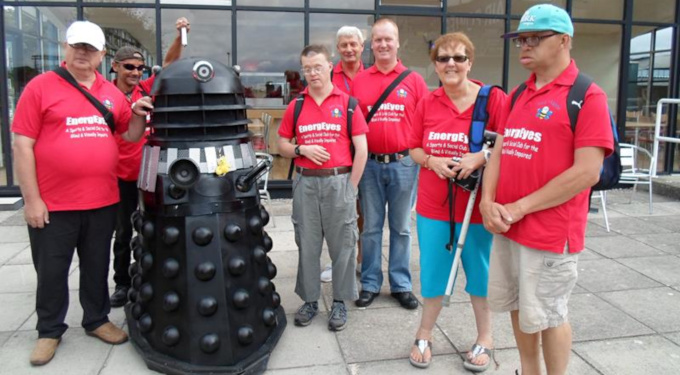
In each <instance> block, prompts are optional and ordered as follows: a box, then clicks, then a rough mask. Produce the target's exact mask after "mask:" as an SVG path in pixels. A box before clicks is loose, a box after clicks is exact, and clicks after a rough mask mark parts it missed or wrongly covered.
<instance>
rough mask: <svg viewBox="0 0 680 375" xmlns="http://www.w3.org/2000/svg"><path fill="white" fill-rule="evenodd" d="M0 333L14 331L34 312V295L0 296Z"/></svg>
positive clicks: (12, 294)
mask: <svg viewBox="0 0 680 375" xmlns="http://www.w3.org/2000/svg"><path fill="white" fill-rule="evenodd" d="M0 306H3V307H2V308H0V331H15V330H17V329H19V327H21V325H22V324H24V322H26V320H27V319H28V317H29V316H30V315H31V314H32V313H33V311H35V293H11V294H0Z"/></svg>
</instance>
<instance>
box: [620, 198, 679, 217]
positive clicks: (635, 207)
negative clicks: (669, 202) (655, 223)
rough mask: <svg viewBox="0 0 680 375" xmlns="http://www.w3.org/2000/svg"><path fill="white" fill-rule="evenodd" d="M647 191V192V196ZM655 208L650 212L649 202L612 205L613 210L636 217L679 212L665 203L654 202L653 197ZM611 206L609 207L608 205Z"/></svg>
mask: <svg viewBox="0 0 680 375" xmlns="http://www.w3.org/2000/svg"><path fill="white" fill-rule="evenodd" d="M646 194H647V193H645V196H646ZM652 205H653V210H652V213H651V214H650V213H649V202H648V201H645V202H644V203H643V202H633V203H631V204H617V205H615V206H612V211H617V212H620V213H622V214H625V215H628V216H635V217H655V216H669V215H673V214H676V213H677V212H676V211H674V210H673V209H670V208H667V207H665V205H663V204H660V202H656V203H654V200H653V199H652ZM607 208H609V207H607Z"/></svg>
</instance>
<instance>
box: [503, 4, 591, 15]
mask: <svg viewBox="0 0 680 375" xmlns="http://www.w3.org/2000/svg"><path fill="white" fill-rule="evenodd" d="M598 1H602V0H598ZM566 2H567V1H566V0H541V1H536V0H512V7H511V8H510V9H511V10H512V14H519V15H521V14H523V13H524V12H525V11H526V10H527V9H529V8H531V7H532V6H534V5H536V4H553V5H555V6H558V7H560V8H562V9H565V8H566V6H567V5H566Z"/></svg>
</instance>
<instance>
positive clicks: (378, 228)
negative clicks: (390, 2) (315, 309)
mask: <svg viewBox="0 0 680 375" xmlns="http://www.w3.org/2000/svg"><path fill="white" fill-rule="evenodd" d="M371 34H372V35H371V49H372V50H373V55H374V56H375V65H374V66H372V67H371V68H369V69H366V70H364V71H363V72H361V73H359V74H358V75H357V77H356V78H355V79H354V82H353V85H352V96H355V97H356V98H357V99H359V106H360V107H361V111H362V112H363V113H369V112H370V111H371V109H372V108H373V107H374V105H375V104H376V102H377V101H378V98H379V97H380V96H381V95H382V93H383V92H384V91H386V89H387V88H388V87H389V86H390V84H391V83H392V82H393V81H395V79H397V77H398V76H399V75H400V74H401V73H403V72H404V71H405V70H407V69H406V67H405V66H404V65H403V64H402V63H401V61H400V60H399V59H398V58H397V52H398V51H399V28H398V27H397V24H396V23H395V22H394V21H392V20H390V19H389V18H381V19H379V20H377V21H376V22H375V24H374V25H373V28H372V30H371ZM427 93H428V90H427V85H426V84H425V80H423V77H421V76H420V74H418V73H416V72H411V73H410V74H409V75H408V76H406V78H404V79H403V81H401V82H400V83H399V84H398V85H397V86H396V87H395V88H394V89H393V90H392V91H391V92H390V93H389V96H387V98H386V99H385V101H384V102H383V103H382V104H381V105H380V106H379V107H378V108H379V109H378V110H377V111H376V112H375V115H374V116H373V117H372V118H371V119H370V121H369V122H368V128H369V129H370V131H369V133H368V136H367V137H366V141H367V142H368V152H369V154H368V161H367V162H366V171H365V172H364V175H363V177H362V178H361V182H360V183H359V190H360V191H361V194H360V196H359V201H360V204H361V213H362V215H363V217H364V231H363V233H362V234H361V250H362V263H361V288H362V291H361V294H360V295H359V299H358V300H357V302H356V305H357V306H359V307H361V308H365V307H368V306H369V305H370V304H371V303H372V302H373V300H374V299H375V297H376V296H377V295H378V294H379V293H380V287H381V286H382V281H383V274H382V233H383V225H384V223H385V213H386V212H385V211H386V210H385V206H386V205H387V206H388V207H389V210H388V212H387V216H388V222H389V225H390V250H389V266H388V274H389V281H390V291H391V292H392V296H393V297H394V298H396V299H397V300H398V301H399V303H400V304H401V306H403V307H404V308H407V309H415V308H417V307H418V300H416V298H415V297H414V296H413V293H412V292H411V291H412V290H413V286H412V283H411V271H410V266H409V261H410V258H411V208H412V207H413V204H414V202H415V197H416V194H415V192H416V179H417V176H418V165H417V164H416V163H415V162H414V161H413V160H412V159H411V157H410V156H409V154H408V148H409V142H408V141H409V136H410V134H411V116H412V114H413V113H414V112H415V109H416V104H417V103H418V101H419V100H420V99H421V98H422V97H424V96H425V95H426V94H427Z"/></svg>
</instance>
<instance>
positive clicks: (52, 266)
mask: <svg viewBox="0 0 680 375" xmlns="http://www.w3.org/2000/svg"><path fill="white" fill-rule="evenodd" d="M105 44H106V39H105V38H104V32H103V31H102V29H101V28H100V27H99V26H98V25H96V24H94V23H91V22H88V21H76V22H74V23H73V24H72V25H71V26H69V28H68V30H67V31H66V42H65V43H64V46H63V48H64V55H65V59H64V62H63V63H62V64H61V67H60V68H59V69H57V70H55V71H54V72H47V73H44V74H41V75H39V76H38V77H35V78H34V79H33V80H31V81H30V82H29V83H28V85H27V86H26V88H25V89H24V91H23V93H22V94H21V97H20V98H19V103H18V104H17V108H16V113H15V115H14V121H13V123H12V132H13V133H14V144H13V151H14V160H15V165H16V171H17V176H18V180H19V186H20V187H21V194H22V195H23V197H24V202H25V208H24V217H25V219H26V223H27V224H28V236H29V240H30V243H31V253H32V255H33V264H34V266H35V270H36V273H37V274H38V287H37V295H36V312H37V316H38V324H37V326H36V329H37V330H38V341H37V343H36V346H35V349H34V350H33V353H32V354H31V358H30V362H31V364H32V365H34V366H41V365H44V364H46V363H47V362H49V361H50V360H51V359H52V357H54V353H55V352H56V350H57V346H58V345H59V342H60V341H61V337H62V335H63V334H64V332H66V329H67V328H68V325H67V324H66V323H65V322H64V319H65V318H66V311H67V310H68V299H69V290H68V274H69V268H70V266H71V259H72V258H73V249H74V248H75V249H76V251H77V252H78V258H79V260H80V263H79V270H80V293H79V294H80V304H81V306H82V308H83V318H82V327H83V328H84V329H85V333H86V334H87V335H89V336H94V337H97V338H99V339H101V340H102V341H104V342H106V343H108V344H114V345H115V344H121V343H123V342H125V341H127V338H128V337H127V334H126V333H125V331H123V330H122V329H120V328H118V327H116V326H115V325H114V324H112V323H111V322H110V321H109V318H108V314H109V312H110V310H111V308H110V306H109V298H108V294H109V290H108V282H107V279H108V274H109V254H110V250H109V249H110V244H111V235H112V234H113V228H114V225H115V221H116V205H117V203H118V200H119V195H118V185H117V183H116V166H117V164H118V148H117V146H116V141H115V139H114V137H113V133H114V132H115V133H117V134H120V135H121V136H122V138H123V139H124V140H126V141H128V142H135V141H137V140H139V139H140V138H141V136H142V134H143V133H144V127H145V118H146V114H147V112H146V111H147V110H149V109H151V108H153V106H152V104H151V98H149V97H144V98H140V99H139V100H137V101H136V102H135V103H134V104H133V105H132V107H131V106H130V103H129V102H128V101H127V100H126V98H125V95H124V94H123V93H122V92H120V90H118V89H117V88H116V86H115V85H114V84H113V83H111V82H108V81H107V80H106V79H105V78H104V77H102V75H101V74H99V73H98V71H97V69H98V67H99V65H100V64H101V62H102V59H103V58H104V56H105V55H106V49H105ZM86 94H89V97H88V96H86Z"/></svg>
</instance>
